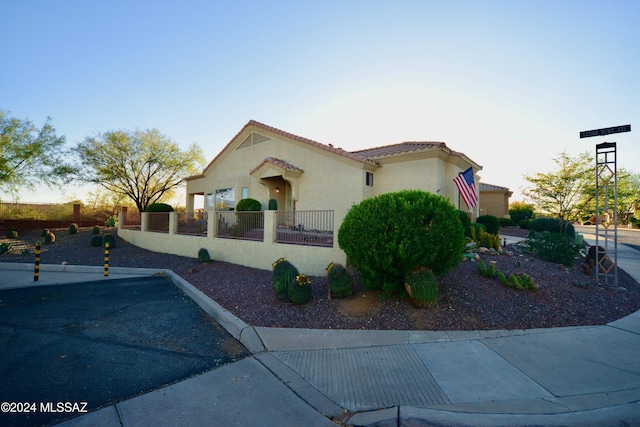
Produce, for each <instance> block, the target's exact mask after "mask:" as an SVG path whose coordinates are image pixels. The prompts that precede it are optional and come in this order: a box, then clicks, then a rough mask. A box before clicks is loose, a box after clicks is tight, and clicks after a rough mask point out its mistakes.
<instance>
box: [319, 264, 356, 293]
mask: <svg viewBox="0 0 640 427" xmlns="http://www.w3.org/2000/svg"><path fill="white" fill-rule="evenodd" d="M325 271H326V272H327V278H328V280H329V298H331V297H332V296H333V297H335V298H346V297H350V296H351V295H353V284H352V282H351V276H349V273H347V270H346V269H345V268H344V267H343V266H342V265H340V264H334V263H331V264H329V265H328V266H327V268H326V269H325Z"/></svg>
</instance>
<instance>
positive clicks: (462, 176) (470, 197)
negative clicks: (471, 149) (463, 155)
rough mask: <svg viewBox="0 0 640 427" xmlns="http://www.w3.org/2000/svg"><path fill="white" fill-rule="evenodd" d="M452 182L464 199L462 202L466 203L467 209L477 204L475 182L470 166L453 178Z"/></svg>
mask: <svg viewBox="0 0 640 427" xmlns="http://www.w3.org/2000/svg"><path fill="white" fill-rule="evenodd" d="M453 182H455V183H456V187H458V191H459V192H460V195H461V196H462V200H464V203H465V204H466V205H467V208H468V209H469V210H471V208H472V207H474V206H475V205H477V204H478V196H477V195H476V184H475V181H474V179H473V169H472V168H469V169H467V170H466V171H464V172H461V173H459V174H458V176H456V177H455V178H454V179H453Z"/></svg>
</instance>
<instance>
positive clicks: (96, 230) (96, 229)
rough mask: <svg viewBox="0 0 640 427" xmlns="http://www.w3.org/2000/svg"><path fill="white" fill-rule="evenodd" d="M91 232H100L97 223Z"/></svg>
mask: <svg viewBox="0 0 640 427" xmlns="http://www.w3.org/2000/svg"><path fill="white" fill-rule="evenodd" d="M93 234H100V227H98V226H97V225H96V226H95V227H93Z"/></svg>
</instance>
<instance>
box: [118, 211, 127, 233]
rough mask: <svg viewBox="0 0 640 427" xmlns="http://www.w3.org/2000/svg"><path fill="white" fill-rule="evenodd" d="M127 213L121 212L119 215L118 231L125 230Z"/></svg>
mask: <svg viewBox="0 0 640 427" xmlns="http://www.w3.org/2000/svg"><path fill="white" fill-rule="evenodd" d="M125 213H126V212H122V211H120V213H119V214H118V230H120V229H122V228H124V214H125Z"/></svg>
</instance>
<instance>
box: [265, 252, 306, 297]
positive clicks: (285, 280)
mask: <svg viewBox="0 0 640 427" xmlns="http://www.w3.org/2000/svg"><path fill="white" fill-rule="evenodd" d="M271 267H272V268H273V289H274V290H275V291H276V296H277V297H278V299H279V300H280V301H288V300H289V284H290V283H291V281H292V280H294V279H295V278H296V276H297V275H298V274H300V273H299V272H298V269H297V268H295V267H294V266H293V264H291V263H290V262H289V261H287V259H286V258H280V259H279V260H277V261H276V262H274V263H273V264H272V265H271Z"/></svg>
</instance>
